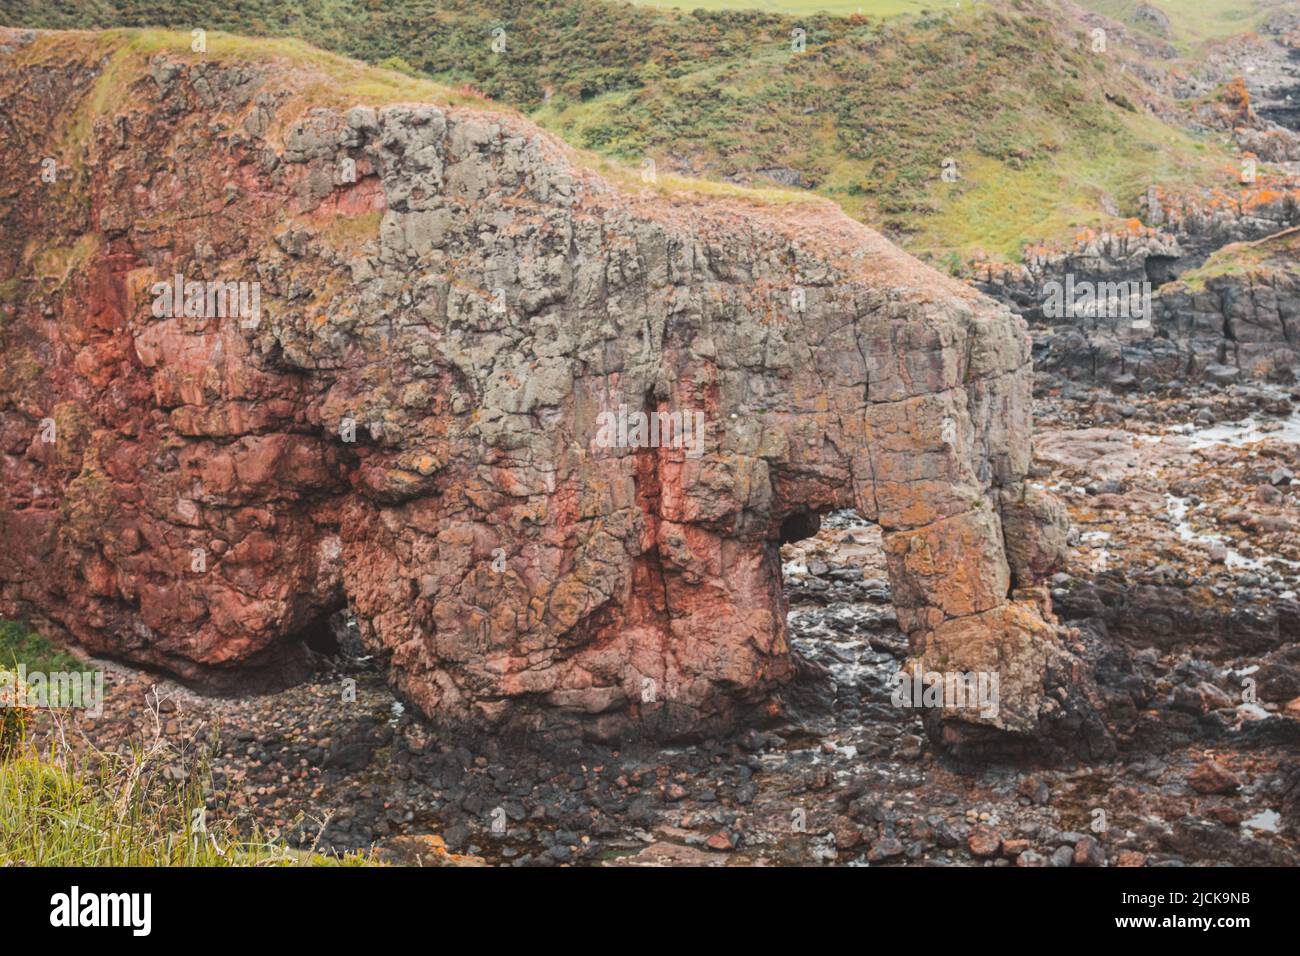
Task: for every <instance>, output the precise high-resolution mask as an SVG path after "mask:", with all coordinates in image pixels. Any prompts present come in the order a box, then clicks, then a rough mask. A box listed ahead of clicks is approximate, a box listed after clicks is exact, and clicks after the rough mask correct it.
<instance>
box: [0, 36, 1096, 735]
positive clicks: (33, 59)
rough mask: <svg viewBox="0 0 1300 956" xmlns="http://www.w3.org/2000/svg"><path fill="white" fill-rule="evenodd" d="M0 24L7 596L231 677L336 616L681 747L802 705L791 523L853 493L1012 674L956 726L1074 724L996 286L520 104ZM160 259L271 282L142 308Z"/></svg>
mask: <svg viewBox="0 0 1300 956" xmlns="http://www.w3.org/2000/svg"><path fill="white" fill-rule="evenodd" d="M117 42H122V41H120V40H119V41H117ZM0 45H3V46H4V47H6V48H7V52H5V53H4V54H3V55H0V95H3V96H4V98H5V100H6V101H7V104H8V105H9V106H10V109H7V110H6V118H5V120H4V122H5V124H6V128H5V131H4V140H3V143H4V157H3V160H4V161H3V163H2V164H0V171H2V172H0V175H3V180H0V192H2V196H0V202H2V203H3V212H4V218H5V222H6V228H5V230H4V234H3V239H2V240H0V242H2V243H3V246H2V247H0V289H3V290H4V292H5V294H4V298H3V327H2V328H3V330H2V332H0V335H2V336H3V354H2V356H0V363H3V364H2V365H0V386H2V391H0V402H2V405H0V408H2V412H0V452H2V454H0V475H2V477H3V486H2V487H0V538H2V539H3V541H4V542H5V547H4V549H3V553H0V582H2V585H0V595H2V598H3V599H2V600H0V610H3V612H4V613H10V614H23V615H26V616H29V617H33V618H34V619H36V620H39V621H43V622H47V623H48V624H50V625H51V626H58V627H61V628H64V629H66V630H67V631H68V632H70V633H71V635H72V636H73V637H75V639H76V640H77V641H79V642H80V643H81V644H82V645H84V646H85V647H87V648H88V649H90V650H92V651H95V652H98V653H104V654H109V655H113V656H117V657H120V658H124V659H128V660H132V661H136V662H139V663H143V664H147V665H152V666H156V667H161V668H165V669H167V670H169V671H171V672H174V673H177V674H179V675H182V676H184V677H186V678H189V679H191V680H198V681H215V680H218V679H220V678H221V677H222V675H227V677H228V676H229V675H235V678H236V679H238V675H240V674H241V673H244V672H245V671H246V669H247V668H248V667H250V666H251V665H255V664H266V663H268V662H274V661H276V660H277V659H279V658H280V656H282V655H284V654H287V653H289V651H288V649H289V648H290V647H292V646H295V645H296V643H297V642H298V641H299V640H300V639H301V637H302V636H303V635H304V634H308V633H310V632H311V631H312V630H313V629H318V628H320V627H322V626H323V622H324V621H325V620H326V619H327V618H328V616H329V615H330V614H332V613H334V612H336V611H337V610H338V609H340V608H342V607H345V606H347V607H349V608H351V609H352V610H353V611H354V612H355V614H356V616H357V619H358V622H359V624H360V627H361V629H362V634H363V637H364V639H365V640H366V642H367V643H368V644H369V645H370V646H371V647H372V648H373V649H375V650H376V651H377V652H379V653H381V654H382V655H384V657H385V658H386V660H387V663H388V667H389V672H390V675H391V679H392V680H393V682H394V683H395V684H396V686H397V687H398V688H399V689H400V690H401V691H402V692H403V693H404V694H405V695H406V697H407V698H408V699H410V700H411V701H413V702H414V703H415V704H416V705H418V706H419V707H420V708H421V709H422V710H423V711H425V712H426V713H427V714H429V715H431V716H433V717H436V718H440V719H445V720H447V721H448V722H451V723H455V724H458V725H465V724H468V725H472V726H475V727H480V728H494V729H496V730H498V731H500V732H506V731H548V732H549V731H554V730H566V731H567V730H574V729H580V730H582V731H583V732H587V733H591V734H595V735H596V736H599V737H605V738H608V737H614V736H621V735H627V734H642V735H647V736H657V737H672V736H678V735H682V734H688V733H695V732H700V731H705V730H709V729H711V728H716V727H721V726H723V725H726V724H730V723H734V722H735V721H736V720H737V719H738V718H739V717H740V716H741V715H742V714H744V713H745V712H746V711H748V710H750V709H752V708H758V709H762V708H764V707H771V706H775V705H774V703H773V701H774V698H773V691H774V689H775V688H777V687H778V686H779V685H780V684H781V683H782V682H783V681H785V680H787V679H788V678H789V676H790V674H791V672H792V667H791V661H790V657H789V652H788V648H787V644H786V630H785V607H784V602H783V599H782V595H781V570H780V561H779V557H778V545H779V542H780V540H781V537H782V528H783V526H784V527H785V529H786V534H787V535H789V534H792V533H795V530H797V528H798V527H805V528H806V527H811V526H813V525H814V522H815V517H814V516H815V515H817V514H818V513H822V512H825V511H827V510H829V509H834V508H844V507H854V508H856V509H857V510H858V511H859V512H860V513H861V514H862V515H864V516H865V517H867V518H868V519H869V520H871V521H874V522H877V523H879V525H880V526H881V527H882V528H883V530H884V532H885V534H884V541H885V547H886V551H887V558H888V566H889V571H890V578H891V583H892V588H893V595H894V600H895V603H896V605H897V610H898V617H899V621H900V624H901V625H902V627H903V628H904V630H905V631H906V632H907V633H908V635H909V638H910V641H911V644H912V649H913V653H914V654H915V655H917V656H918V657H919V658H921V660H922V662H923V664H924V665H925V666H927V667H931V668H933V669H935V670H940V671H977V670H990V669H992V670H996V671H997V672H998V673H999V675H1000V681H1001V700H1000V708H999V712H998V714H997V716H995V717H983V716H980V714H979V713H977V712H976V711H974V710H963V711H950V712H946V713H945V714H943V715H935V716H936V717H938V716H942V717H943V719H942V720H939V721H938V722H937V723H935V724H934V728H935V731H936V733H937V734H939V735H942V736H945V737H946V738H947V739H949V740H950V741H954V742H956V741H960V740H961V739H962V735H963V728H974V729H975V731H976V732H977V733H980V734H983V733H987V732H989V731H994V732H1002V733H1004V732H1010V733H1012V734H1018V735H1029V736H1032V735H1036V734H1040V733H1043V732H1044V731H1045V730H1048V729H1050V728H1053V727H1055V728H1056V729H1058V730H1059V729H1060V722H1061V721H1062V720H1068V719H1074V720H1077V714H1075V715H1074V716H1073V717H1069V718H1067V716H1066V715H1067V712H1072V708H1077V707H1078V706H1081V704H1080V703H1079V701H1080V700H1081V698H1080V695H1077V694H1076V695H1074V696H1073V697H1071V696H1070V694H1069V693H1067V692H1066V691H1063V690H1062V689H1061V685H1062V684H1070V683H1071V682H1072V681H1074V680H1076V679H1077V677H1078V674H1077V668H1074V667H1073V666H1072V658H1071V656H1070V655H1069V653H1068V652H1067V651H1065V650H1064V649H1063V647H1062V645H1061V643H1060V641H1059V638H1058V636H1057V633H1056V630H1055V627H1054V625H1053V624H1052V623H1050V621H1051V616H1050V606H1049V601H1048V599H1047V597H1046V592H1045V590H1043V589H1042V588H1040V587H1038V586H1037V585H1038V584H1039V582H1040V581H1041V579H1042V578H1043V576H1044V575H1046V574H1048V573H1050V572H1051V571H1053V570H1054V569H1055V567H1056V565H1057V563H1058V562H1059V560H1060V555H1061V551H1062V548H1063V546H1064V535H1063V533H1062V532H1063V527H1062V524H1063V520H1064V519H1063V514H1062V512H1061V510H1060V509H1059V507H1058V506H1056V505H1055V503H1054V502H1053V501H1052V500H1051V499H1049V498H1048V497H1046V496H1045V495H1044V494H1043V493H1041V492H1036V491H1034V490H1031V489H1029V488H1028V487H1027V486H1026V484H1025V474H1026V471H1027V468H1028V464H1029V450H1030V448H1029V444H1030V375H1031V369H1030V358H1029V344H1028V340H1027V336H1026V332H1025V328H1024V325H1023V323H1022V321H1021V320H1020V319H1018V318H1016V317H1014V316H1012V315H1011V314H1010V313H1009V312H1008V311H1007V310H1006V309H1005V308H1004V307H1001V306H997V305H995V304H993V303H992V302H990V301H989V300H987V299H984V298H982V297H979V296H977V295H976V294H974V293H973V292H971V291H970V290H968V289H966V288H965V287H963V286H962V285H960V284H958V283H956V282H953V281H950V280H948V279H946V278H945V277H943V276H941V275H939V274H937V273H935V272H933V271H931V270H929V269H927V268H925V267H923V266H921V265H920V264H918V263H917V262H915V261H914V260H912V259H910V258H909V257H908V256H906V255H905V254H903V253H902V252H900V251H899V250H897V249H895V248H894V247H892V246H891V245H890V244H888V243H887V242H885V241H884V240H883V239H881V238H880V237H878V236H877V235H875V234H874V233H872V232H870V231H869V230H867V229H865V228H863V227H862V226H860V225H858V224H856V223H854V222H852V221H850V220H849V219H847V218H846V217H845V216H843V215H842V214H841V213H839V212H838V210H836V209H834V208H833V207H831V206H829V205H828V204H824V203H821V202H794V201H791V202H760V201H758V200H757V199H755V198H753V197H750V196H747V195H744V194H735V195H732V194H724V195H720V196H712V197H710V196H706V195H705V194H703V193H701V192H697V191H696V187H692V186H687V185H682V186H679V187H678V186H670V185H665V186H656V187H651V186H647V185H645V184H642V183H640V182H628V183H625V184H623V185H621V186H620V185H614V184H611V182H610V181H607V180H606V179H603V178H601V176H599V175H597V174H596V173H594V172H592V171H590V170H589V169H586V168H583V166H582V165H581V163H580V161H577V160H575V158H574V157H573V156H572V155H571V154H570V153H569V151H567V149H566V148H564V147H563V146H562V145H560V144H559V143H558V142H556V141H554V140H553V139H552V138H550V137H548V136H547V135H545V134H543V133H541V132H539V130H538V129H537V128H535V127H533V126H532V125H530V124H529V123H528V122H526V121H525V120H523V119H521V118H520V117H517V116H514V115H511V114H506V113H501V112H496V111H493V110H489V109H479V108H470V107H450V108H445V107H441V106H437V107H436V106H431V105H401V104H389V105H383V104H382V103H381V104H378V105H375V106H367V105H357V104H364V102H365V100H364V98H363V97H361V96H357V97H355V98H353V101H352V102H348V100H349V99H350V98H351V97H350V94H349V93H348V91H347V89H346V88H343V87H341V86H340V81H339V80H338V78H337V76H335V75H333V74H329V73H327V72H326V71H325V69H324V68H322V67H320V66H318V65H308V64H304V63H290V62H287V61H284V60H274V59H258V58H253V59H252V60H243V61H240V60H236V59H235V58H234V57H233V56H226V57H223V55H222V51H221V49H220V45H219V44H214V45H213V47H212V48H211V49H210V50H209V52H208V54H207V55H206V56H205V57H203V58H200V57H198V56H191V55H186V54H181V53H158V52H154V53H150V54H147V55H146V54H137V53H135V52H133V51H132V50H131V49H129V48H127V47H122V48H121V49H118V50H116V51H113V50H110V51H109V55H107V56H106V55H105V41H104V40H103V38H102V37H101V38H100V39H99V40H98V41H95V40H92V37H91V35H82V34H38V35H35V36H34V37H33V36H31V35H28V36H26V37H22V36H19V35H18V34H16V33H15V32H14V31H0ZM110 45H111V44H110ZM330 62H332V61H330ZM357 69H359V68H357ZM106 84H107V86H106ZM44 156H51V157H54V158H56V160H57V163H58V166H59V168H60V170H61V171H62V173H63V175H64V177H66V178H60V179H57V180H56V182H54V183H42V182H41V181H40V179H39V172H40V169H39V167H37V166H35V165H34V164H33V158H36V157H44ZM610 175H613V176H615V177H616V178H617V175H618V174H610ZM177 274H180V275H183V276H184V277H185V278H186V280H220V281H226V282H239V281H246V282H258V283H260V304H261V314H260V317H259V319H258V321H257V322H256V323H255V324H254V323H250V322H246V321H241V320H240V319H239V318H238V317H228V318H203V317H199V316H191V317H181V318H165V317H164V318H160V317H157V316H155V314H154V311H153V309H152V307H151V306H152V304H153V301H154V297H155V295H154V292H153V291H152V290H153V286H154V283H157V282H167V281H170V280H171V279H172V277H173V276H175V275H177ZM620 406H627V407H628V408H629V409H630V410H631V411H633V412H635V411H638V410H644V411H647V412H654V411H656V410H665V411H702V412H703V413H704V420H705V423H706V427H705V432H704V446H703V454H702V455H701V456H700V457H698V458H694V457H690V456H688V455H686V454H684V452H683V450H682V449H676V448H630V447H601V445H600V443H598V442H597V433H598V427H599V426H598V423H599V421H600V415H601V414H602V413H604V412H615V413H617V411H618V409H619V407H620ZM46 420H53V422H54V424H55V425H56V427H57V440H56V441H54V442H48V441H46V440H44V439H45V437H46V436H45V435H44V434H43V432H44V431H45V430H46V426H47V425H48V422H47V421H46ZM352 422H355V434H356V440H355V441H354V442H347V441H344V440H342V436H343V435H344V434H345V433H346V432H347V429H348V427H349V425H350V423H352ZM200 557H201V559H202V560H199V558H200ZM196 562H197V563H196ZM200 567H201V569H200V570H196V568H200ZM1049 690H1051V691H1054V692H1053V693H1048V691H1049ZM1067 698H1069V700H1070V701H1071V703H1069V704H1065V703H1063V701H1065V700H1066V699H1067Z"/></svg>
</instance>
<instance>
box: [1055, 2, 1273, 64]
mask: <svg viewBox="0 0 1300 956" xmlns="http://www.w3.org/2000/svg"><path fill="white" fill-rule="evenodd" d="M1081 3H1082V5H1083V6H1085V7H1088V8H1090V9H1092V10H1095V11H1097V12H1098V13H1101V14H1104V15H1105V16H1108V17H1110V18H1111V19H1113V20H1119V21H1120V22H1121V23H1125V24H1127V25H1129V26H1134V25H1138V24H1137V22H1136V21H1135V19H1134V13H1135V11H1136V10H1137V8H1138V7H1139V6H1142V5H1143V3H1146V4H1148V5H1150V6H1153V7H1156V8H1158V9H1160V10H1161V11H1163V12H1164V14H1165V15H1166V16H1167V17H1168V18H1169V23H1170V37H1169V39H1171V40H1172V41H1174V43H1175V44H1176V45H1177V46H1178V47H1179V48H1180V49H1181V50H1182V51H1183V52H1191V51H1193V50H1194V49H1195V48H1197V47H1199V46H1201V45H1202V44H1204V43H1205V42H1206V41H1208V40H1218V39H1222V38H1224V37H1228V36H1234V35H1236V34H1239V33H1246V32H1248V31H1251V30H1254V29H1256V28H1257V27H1258V26H1259V25H1260V23H1262V22H1263V20H1264V19H1265V18H1266V17H1267V16H1268V14H1269V13H1270V12H1272V11H1273V10H1278V9H1281V7H1280V5H1278V4H1277V3H1267V2H1260V0H1081Z"/></svg>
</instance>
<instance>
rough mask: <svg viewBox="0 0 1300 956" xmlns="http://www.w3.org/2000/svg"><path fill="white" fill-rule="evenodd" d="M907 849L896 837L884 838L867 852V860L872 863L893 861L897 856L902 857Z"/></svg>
mask: <svg viewBox="0 0 1300 956" xmlns="http://www.w3.org/2000/svg"><path fill="white" fill-rule="evenodd" d="M905 850H906V848H905V847H904V846H903V844H902V843H901V842H900V841H899V840H898V839H896V838H895V837H892V836H890V837H882V838H881V839H879V840H877V841H876V842H875V843H873V844H872V845H871V849H870V850H868V851H867V860H868V861H870V862H872V863H879V862H881V861H882V860H888V859H892V858H893V857H896V856H902V855H903V853H904V852H905Z"/></svg>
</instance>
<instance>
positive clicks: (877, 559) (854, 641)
mask: <svg viewBox="0 0 1300 956" xmlns="http://www.w3.org/2000/svg"><path fill="white" fill-rule="evenodd" d="M779 538H780V560H781V581H782V591H783V596H784V600H785V606H786V631H787V634H788V637H789V641H790V650H791V653H792V654H793V655H794V658H795V661H796V667H797V669H798V672H799V673H800V675H801V679H800V680H799V681H798V682H797V683H798V684H799V692H798V695H797V696H798V700H799V702H800V704H801V706H802V707H803V708H805V709H806V710H807V712H808V714H809V716H810V717H812V719H814V720H817V721H827V722H829V723H830V724H831V725H833V726H831V727H828V728H826V730H828V731H829V732H832V733H836V734H837V735H839V734H842V735H844V736H845V737H859V736H860V735H861V734H862V732H863V731H868V734H867V737H868V739H870V740H873V741H886V740H888V739H891V738H892V737H896V736H897V735H898V727H899V726H900V724H902V723H904V722H906V719H907V717H908V713H907V712H905V711H900V709H899V708H898V707H895V706H893V704H892V703H891V699H890V698H891V693H892V691H893V688H894V687H895V675H896V674H897V673H898V671H899V669H900V668H901V666H902V663H903V660H904V659H905V658H906V656H907V652H908V646H907V639H906V637H905V636H904V635H903V634H902V632H901V631H900V630H899V628H898V617H897V615H896V614H895V612H894V606H893V596H892V593H891V591H890V585H889V575H888V570H887V568H886V564H885V550H884V540H883V537H882V533H881V529H880V527H879V526H878V525H876V524H874V523H873V522H871V521H868V520H867V519H866V518H864V517H862V515H860V514H859V513H858V512H856V511H854V510H852V509H844V510H839V511H830V512H827V513H825V514H817V513H814V512H808V511H804V512H796V513H794V514H792V515H790V516H789V517H787V518H786V519H785V520H784V521H783V522H782V523H781V527H780V534H779ZM873 721H874V722H876V723H877V724H878V726H876V727H871V726H870V725H871V724H872V722H873ZM885 725H888V726H889V728H890V729H888V730H882V728H883V727H884V726H885Z"/></svg>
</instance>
